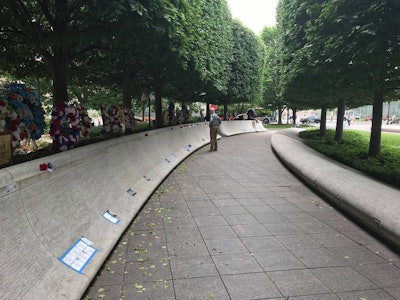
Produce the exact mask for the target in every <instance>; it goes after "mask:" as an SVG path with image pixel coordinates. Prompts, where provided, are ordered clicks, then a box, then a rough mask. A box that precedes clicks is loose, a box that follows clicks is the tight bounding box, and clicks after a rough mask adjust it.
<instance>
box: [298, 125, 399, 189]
mask: <svg viewBox="0 0 400 300" xmlns="http://www.w3.org/2000/svg"><path fill="white" fill-rule="evenodd" d="M334 136H335V131H334V130H327V132H326V135H325V136H324V137H321V136H319V130H317V129H313V130H306V131H303V132H300V137H301V138H302V139H303V140H304V143H305V144H306V145H308V146H310V147H312V148H313V149H315V150H316V151H318V152H320V153H322V154H325V155H326V156H328V157H330V158H332V159H334V160H337V161H338V162H341V163H343V164H346V165H348V166H350V167H352V168H354V169H357V170H359V171H361V172H364V173H366V174H368V175H370V176H371V177H374V178H376V179H378V180H381V181H383V182H386V183H389V184H391V185H393V186H395V187H399V188H400V134H392V133H382V141H381V154H380V155H379V156H378V157H370V156H368V149H369V137H370V133H369V132H367V131H356V130H345V131H344V132H343V141H342V142H341V143H337V142H335V141H334Z"/></svg>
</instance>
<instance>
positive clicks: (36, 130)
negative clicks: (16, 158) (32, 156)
mask: <svg viewBox="0 0 400 300" xmlns="http://www.w3.org/2000/svg"><path fill="white" fill-rule="evenodd" d="M5 87H6V90H7V94H6V95H3V96H2V97H1V99H0V101H1V103H0V123H1V124H0V129H3V130H4V129H8V130H10V131H11V136H12V140H13V142H12V145H13V147H16V146H17V145H18V144H19V143H20V141H21V140H23V139H33V140H38V139H39V138H40V137H41V136H42V134H43V132H44V127H45V122H44V111H43V108H42V105H41V103H40V100H39V98H37V97H36V95H35V94H34V93H33V92H32V91H31V89H30V88H29V87H27V86H26V85H25V84H20V83H11V84H9V85H6V86H5Z"/></svg>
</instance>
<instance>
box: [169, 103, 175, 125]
mask: <svg viewBox="0 0 400 300" xmlns="http://www.w3.org/2000/svg"><path fill="white" fill-rule="evenodd" d="M174 117H175V104H174V102H172V101H171V102H170V103H169V105H168V124H169V125H172V122H173V121H174Z"/></svg>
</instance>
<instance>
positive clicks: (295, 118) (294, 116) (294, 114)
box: [292, 108, 297, 126]
mask: <svg viewBox="0 0 400 300" xmlns="http://www.w3.org/2000/svg"><path fill="white" fill-rule="evenodd" d="M292 111H293V116H292V117H293V125H294V126H296V120H297V108H292Z"/></svg>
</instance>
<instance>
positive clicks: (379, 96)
mask: <svg viewBox="0 0 400 300" xmlns="http://www.w3.org/2000/svg"><path fill="white" fill-rule="evenodd" d="M383 99H384V94H383V92H381V91H377V92H375V94H374V105H373V109H372V128H371V138H370V140H369V151H368V155H369V156H378V155H379V154H380V152H381V131H382V114H383Z"/></svg>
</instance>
